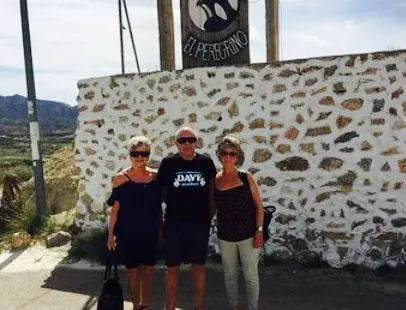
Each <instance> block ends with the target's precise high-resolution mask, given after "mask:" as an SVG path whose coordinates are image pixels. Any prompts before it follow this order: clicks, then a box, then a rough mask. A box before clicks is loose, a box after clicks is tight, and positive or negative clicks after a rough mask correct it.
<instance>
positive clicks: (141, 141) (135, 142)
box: [127, 136, 152, 151]
mask: <svg viewBox="0 0 406 310" xmlns="http://www.w3.org/2000/svg"><path fill="white" fill-rule="evenodd" d="M151 144H152V142H151V140H150V139H148V138H147V137H145V136H135V137H132V138H131V139H130V141H128V144H127V149H128V150H129V151H131V149H132V148H133V147H137V146H140V145H145V146H146V147H147V149H148V150H150V149H151Z"/></svg>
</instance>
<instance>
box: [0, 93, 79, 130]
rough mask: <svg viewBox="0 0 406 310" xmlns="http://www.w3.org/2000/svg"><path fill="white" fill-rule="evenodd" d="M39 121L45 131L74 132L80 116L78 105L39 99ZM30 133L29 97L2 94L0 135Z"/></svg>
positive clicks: (0, 99) (0, 100)
mask: <svg viewBox="0 0 406 310" xmlns="http://www.w3.org/2000/svg"><path fill="white" fill-rule="evenodd" d="M37 111H38V114H37V116H38V122H39V125H40V128H41V131H42V132H43V133H55V132H60V133H73V132H74V131H75V128H76V121H77V118H78V108H77V106H70V105H68V104H66V103H62V102H57V101H50V100H37ZM27 133H29V120H28V109H27V98H25V97H23V96H20V95H14V96H0V135H19V134H27Z"/></svg>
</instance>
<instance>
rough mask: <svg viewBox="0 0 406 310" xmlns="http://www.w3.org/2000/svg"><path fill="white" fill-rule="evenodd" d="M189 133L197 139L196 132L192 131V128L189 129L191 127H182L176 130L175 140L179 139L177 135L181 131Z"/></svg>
mask: <svg viewBox="0 0 406 310" xmlns="http://www.w3.org/2000/svg"><path fill="white" fill-rule="evenodd" d="M186 130H187V131H190V132H191V133H192V134H193V135H194V136H195V137H196V138H197V132H196V130H194V129H193V128H191V127H182V128H179V129H178V130H176V132H175V140H178V138H179V135H180V133H181V132H182V131H186Z"/></svg>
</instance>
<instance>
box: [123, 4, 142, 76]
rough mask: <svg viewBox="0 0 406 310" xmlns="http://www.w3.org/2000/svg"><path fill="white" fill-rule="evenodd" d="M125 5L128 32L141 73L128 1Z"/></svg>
mask: <svg viewBox="0 0 406 310" xmlns="http://www.w3.org/2000/svg"><path fill="white" fill-rule="evenodd" d="M123 4H124V11H125V16H126V17H127V25H128V30H129V31H130V37H131V44H132V47H133V51H134V57H135V63H136V64H137V69H138V73H141V70H140V63H139V62H138V55H137V49H136V48H135V42H134V36H133V30H132V27H131V23H130V17H129V15H128V9H127V1H126V0H123Z"/></svg>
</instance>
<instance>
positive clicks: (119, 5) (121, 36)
mask: <svg viewBox="0 0 406 310" xmlns="http://www.w3.org/2000/svg"><path fill="white" fill-rule="evenodd" d="M118 21H119V24H120V54H121V74H124V73H125V65H124V61H125V60H124V41H123V15H122V9H121V0H118Z"/></svg>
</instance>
